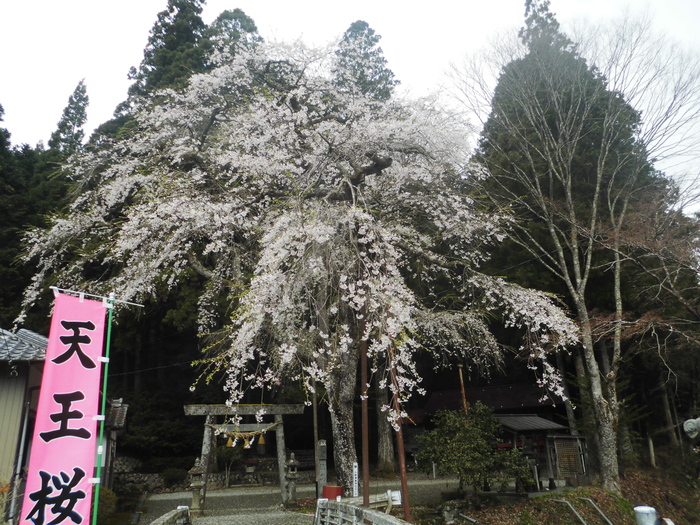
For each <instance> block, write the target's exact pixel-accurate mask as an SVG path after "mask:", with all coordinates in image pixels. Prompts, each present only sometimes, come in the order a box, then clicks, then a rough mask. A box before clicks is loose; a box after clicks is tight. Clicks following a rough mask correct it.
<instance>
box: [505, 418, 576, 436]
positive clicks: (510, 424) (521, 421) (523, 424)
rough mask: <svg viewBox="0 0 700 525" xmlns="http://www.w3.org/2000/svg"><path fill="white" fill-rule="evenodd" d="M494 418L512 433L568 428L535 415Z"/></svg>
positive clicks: (564, 429)
mask: <svg viewBox="0 0 700 525" xmlns="http://www.w3.org/2000/svg"><path fill="white" fill-rule="evenodd" d="M494 417H495V418H496V419H497V420H498V422H499V423H500V424H501V426H502V427H503V428H505V429H506V430H510V431H511V432H530V431H536V430H561V431H567V430H568V428H567V427H565V426H564V425H560V424H559V423H555V422H554V421H550V420H549V419H545V418H543V417H540V416H536V415H534V414H503V415H501V414H496V415H494Z"/></svg>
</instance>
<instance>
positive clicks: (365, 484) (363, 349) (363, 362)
mask: <svg viewBox="0 0 700 525" xmlns="http://www.w3.org/2000/svg"><path fill="white" fill-rule="evenodd" d="M363 311H364V310H363ZM360 326H361V330H362V333H361V336H360V337H361V339H360V368H361V371H360V381H361V382H362V388H361V389H360V395H361V399H362V505H363V506H364V507H369V407H368V405H369V398H368V396H367V383H368V380H367V340H366V339H365V338H364V332H365V323H364V321H363V322H362V324H361V325H360Z"/></svg>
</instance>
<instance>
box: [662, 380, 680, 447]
mask: <svg viewBox="0 0 700 525" xmlns="http://www.w3.org/2000/svg"><path fill="white" fill-rule="evenodd" d="M659 386H660V388H659V390H660V392H661V406H662V407H663V410H664V420H665V421H666V435H667V436H668V440H669V442H670V443H671V445H672V446H674V447H675V448H678V446H679V445H678V438H677V437H676V432H675V426H676V425H675V424H674V422H673V414H672V413H671V404H670V403H669V401H668V391H667V390H666V383H665V382H664V381H663V378H662V379H661V381H660V385H659Z"/></svg>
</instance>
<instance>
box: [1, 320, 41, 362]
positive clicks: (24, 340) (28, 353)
mask: <svg viewBox="0 0 700 525" xmlns="http://www.w3.org/2000/svg"><path fill="white" fill-rule="evenodd" d="M48 342H49V340H48V338H46V337H44V336H43V335H39V334H37V333H35V332H32V331H30V330H25V329H24V328H23V329H21V330H20V331H19V332H17V333H12V332H8V331H7V330H3V329H2V328H0V361H43V360H44V359H45V358H46V346H47V345H48Z"/></svg>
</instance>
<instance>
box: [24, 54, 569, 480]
mask: <svg viewBox="0 0 700 525" xmlns="http://www.w3.org/2000/svg"><path fill="white" fill-rule="evenodd" d="M215 63H216V65H217V67H215V68H213V69H212V70H211V71H209V72H207V73H204V74H198V75H195V76H193V77H192V78H191V79H190V81H189V84H188V87H187V88H186V89H185V90H183V91H182V92H176V91H173V90H165V91H161V92H160V93H159V94H158V97H157V99H154V103H153V104H152V105H151V106H149V107H145V108H143V109H142V111H141V112H140V113H139V114H138V116H137V119H138V122H139V128H138V131H137V133H135V134H134V136H133V137H130V138H128V139H124V140H121V141H115V142H109V141H106V142H102V143H100V145H99V146H97V147H95V148H93V149H91V150H89V151H86V152H85V153H83V154H82V155H80V156H78V157H75V158H74V159H73V161H72V164H71V166H70V170H71V172H72V173H73V174H74V176H75V180H76V182H77V183H78V185H79V188H80V191H79V193H78V196H77V198H76V200H75V201H74V202H73V204H72V207H71V209H70V212H69V213H68V214H67V215H66V216H60V217H55V219H54V221H53V225H52V227H51V228H50V229H47V230H35V231H33V232H31V233H30V234H29V235H28V238H27V240H28V243H29V250H28V253H27V257H28V258H29V259H35V260H36V261H37V263H38V268H39V271H38V273H37V275H36V276H35V280H34V284H33V286H32V287H30V288H29V289H28V290H27V292H26V297H25V308H29V307H30V306H31V304H32V303H33V302H34V301H35V300H36V298H37V297H38V295H39V293H40V292H41V290H42V288H43V287H44V286H45V283H46V282H48V281H51V282H57V283H59V284H60V285H61V286H62V287H70V288H76V289H81V290H85V291H86V292H96V293H104V292H106V291H114V292H115V293H116V294H117V296H118V297H119V298H121V299H124V300H142V299H144V298H146V297H149V296H156V297H157V296H158V294H162V293H163V290H167V289H171V288H174V287H176V286H177V284H178V282H179V281H180V280H181V279H183V278H184V276H185V275H186V273H187V272H188V271H191V270H194V271H196V272H198V273H199V274H200V275H202V276H203V277H205V278H206V282H207V284H206V286H205V287H204V289H203V290H202V293H201V296H200V298H199V319H200V321H199V322H200V330H201V332H202V334H203V335H204V334H211V333H213V332H214V331H215V330H216V333H217V334H218V337H216V338H210V339H209V341H210V345H209V346H208V352H209V353H208V357H207V359H206V360H205V362H206V364H207V366H208V368H207V369H206V370H205V371H204V372H203V376H207V374H209V373H210V372H212V371H213V370H217V369H218V370H224V371H225V372H226V374H227V378H228V379H227V381H226V384H225V389H226V391H227V395H228V399H229V402H230V403H232V404H235V403H237V402H239V401H241V400H242V399H243V396H244V394H245V392H246V391H247V389H249V388H255V387H258V388H263V389H265V388H274V386H275V385H277V384H281V383H284V382H287V381H292V380H298V381H300V382H302V384H304V385H305V387H306V389H307V391H310V390H311V389H312V388H313V387H312V385H313V381H312V380H314V379H315V380H316V383H318V384H321V385H323V387H324V388H325V390H326V392H327V395H328V401H329V409H330V415H331V421H332V428H333V440H334V454H335V465H336V469H337V472H338V477H339V482H340V483H341V484H343V485H345V486H349V481H350V479H351V475H352V463H353V462H354V461H355V457H356V453H355V444H354V429H353V418H352V413H353V412H352V411H353V402H354V400H355V395H356V384H357V380H356V369H357V362H358V355H359V349H360V344H361V343H362V344H366V346H367V353H368V356H369V359H370V362H371V363H372V364H373V370H374V371H375V372H377V373H379V372H378V371H379V370H384V371H386V375H387V377H381V378H379V383H380V385H381V386H382V387H383V388H388V389H389V390H390V391H391V393H392V395H393V396H398V399H399V400H400V401H401V402H403V401H405V400H406V399H407V398H408V397H409V396H410V395H411V393H412V392H415V391H419V390H420V377H419V375H418V373H417V371H416V367H415V364H416V355H417V353H418V352H419V351H420V350H422V349H428V350H431V351H433V352H436V353H437V352H441V353H444V354H446V355H449V356H452V357H451V359H453V362H454V361H456V360H458V361H459V362H463V363H464V364H465V365H466V366H471V367H479V366H486V365H488V364H489V363H493V362H497V361H498V360H499V358H500V354H501V348H500V346H499V344H498V343H497V341H496V339H495V338H494V336H493V335H491V334H490V332H489V330H488V326H487V322H488V321H489V320H490V319H492V318H493V316H494V315H496V314H498V315H502V317H503V319H504V320H505V322H506V323H507V324H509V325H512V326H516V327H520V328H521V329H522V333H523V345H522V351H523V352H527V353H528V354H529V355H530V357H531V359H532V363H533V364H532V366H533V368H536V369H537V370H538V371H539V373H540V378H541V381H543V382H544V383H545V384H546V385H548V386H550V387H552V388H555V389H556V388H557V384H558V383H557V374H556V372H555V371H554V369H553V368H552V367H551V366H550V365H549V364H548V362H547V360H546V355H547V353H548V352H550V351H552V350H556V349H560V348H562V347H565V346H566V345H569V344H571V343H572V342H574V341H575V340H576V339H577V337H578V336H577V330H576V327H575V326H574V324H573V323H572V322H571V321H570V320H569V319H568V318H567V316H566V315H565V313H564V312H563V311H562V310H561V309H559V308H558V306H557V305H556V304H555V302H554V300H553V299H552V298H551V297H550V296H547V295H545V294H542V293H539V292H535V291H531V290H527V289H524V288H521V287H518V286H515V285H512V284H509V283H507V282H505V281H503V280H501V279H498V278H493V277H489V276H486V275H484V274H482V273H480V272H479V269H478V268H479V264H480V263H481V262H483V260H484V257H485V256H484V251H483V248H484V246H486V245H488V244H490V243H494V242H499V240H501V239H502V233H501V228H500V222H501V221H503V220H507V218H505V217H499V216H482V215H478V214H477V213H475V211H474V206H473V203H472V202H471V200H470V199H469V198H468V197H466V196H465V193H464V191H463V187H464V182H465V180H466V179H468V178H469V177H481V176H483V170H481V169H480V168H479V167H478V166H475V165H472V164H470V163H469V162H467V160H466V159H467V152H466V151H465V143H466V141H465V130H466V128H465V126H464V125H463V122H461V121H460V120H458V119H456V118H454V117H453V116H452V115H450V114H448V113H446V112H443V111H441V110H440V109H439V108H438V107H436V106H435V105H434V104H433V103H432V102H431V101H430V100H422V101H408V100H406V101H404V100H396V99H390V100H379V99H377V98H376V97H371V96H369V97H368V96H366V95H364V94H362V93H361V92H359V91H353V90H348V89H341V88H339V87H338V83H337V82H335V79H334V75H335V74H337V71H338V70H339V68H340V67H341V63H340V62H339V61H338V55H336V54H335V53H334V52H333V49H321V50H317V49H309V48H306V47H303V46H302V45H300V44H295V45H274V46H273V45H268V44H260V45H258V46H255V47H254V48H250V49H245V50H241V51H239V52H238V53H237V54H236V55H235V56H233V57H231V56H227V55H225V54H222V55H220V56H219V57H218V58H217V59H216V61H215ZM222 302H225V303H226V304H227V305H228V308H229V311H230V312H233V313H232V315H231V317H230V318H224V319H221V318H219V317H218V314H217V312H219V311H220V309H219V308H218V306H219V305H220V304H221V303H222ZM384 408H385V410H386V413H387V417H388V419H389V420H390V421H391V422H392V423H394V424H396V422H397V420H398V418H399V417H400V416H401V415H402V414H401V413H400V410H396V409H395V405H393V404H392V405H391V406H386V407H384Z"/></svg>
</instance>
